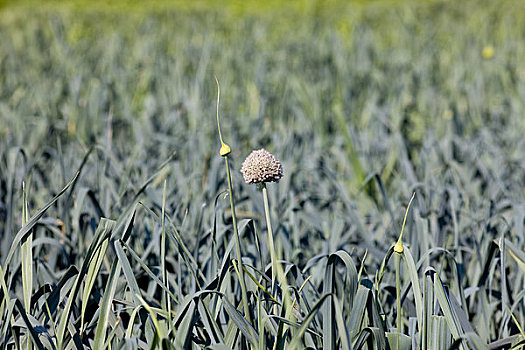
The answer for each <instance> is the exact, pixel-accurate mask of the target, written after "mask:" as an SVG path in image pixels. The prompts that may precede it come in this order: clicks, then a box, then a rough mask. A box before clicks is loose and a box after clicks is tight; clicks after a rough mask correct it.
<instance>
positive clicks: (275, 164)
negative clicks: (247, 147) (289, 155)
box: [241, 148, 283, 184]
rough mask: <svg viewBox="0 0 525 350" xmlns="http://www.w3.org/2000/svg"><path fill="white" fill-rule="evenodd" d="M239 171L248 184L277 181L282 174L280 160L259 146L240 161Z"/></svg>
mask: <svg viewBox="0 0 525 350" xmlns="http://www.w3.org/2000/svg"><path fill="white" fill-rule="evenodd" d="M241 173H242V176H243V178H244V181H245V182H246V183H248V184H258V183H263V182H274V181H275V182H278V181H279V179H280V178H281V177H282V176H283V168H282V166H281V162H279V160H278V159H277V158H275V156H274V155H273V154H271V153H270V152H268V151H267V150H265V149H264V148H261V149H260V150H257V151H252V153H250V155H249V156H248V157H246V159H245V160H244V162H243V163H242V168H241Z"/></svg>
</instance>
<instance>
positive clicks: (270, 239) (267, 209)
mask: <svg viewBox="0 0 525 350" xmlns="http://www.w3.org/2000/svg"><path fill="white" fill-rule="evenodd" d="M262 193H263V200H264V214H265V215H266V227H267V228H268V249H269V250H270V258H271V260H272V290H273V289H274V286H275V274H276V273H277V259H276V256H275V246H274V245H273V231H272V223H271V221H270V205H269V204H268V190H267V189H266V184H264V183H263V186H262Z"/></svg>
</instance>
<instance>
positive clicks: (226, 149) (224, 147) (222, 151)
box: [219, 143, 232, 157]
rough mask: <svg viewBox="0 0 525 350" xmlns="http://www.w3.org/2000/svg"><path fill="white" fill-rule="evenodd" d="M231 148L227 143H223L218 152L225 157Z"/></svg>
mask: <svg viewBox="0 0 525 350" xmlns="http://www.w3.org/2000/svg"><path fill="white" fill-rule="evenodd" d="M231 151H232V149H231V148H230V146H228V145H227V144H225V143H223V144H222V146H221V149H220V150H219V154H220V155H221V156H223V157H226V156H227V155H228V154H230V153H231Z"/></svg>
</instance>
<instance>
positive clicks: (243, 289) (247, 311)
mask: <svg viewBox="0 0 525 350" xmlns="http://www.w3.org/2000/svg"><path fill="white" fill-rule="evenodd" d="M224 161H225V162H226V175H227V177H228V191H229V194H230V207H231V212H232V222H233V233H234V236H235V252H236V254H237V261H238V262H239V279H240V282H241V293H242V303H243V306H244V316H245V317H246V320H247V321H248V323H250V324H252V320H251V316H250V307H249V305H248V294H247V292H246V283H245V281H244V269H243V264H242V255H241V244H240V242H239V231H238V229H237V216H236V215H235V203H234V201H233V190H232V179H231V174H230V165H229V163H228V157H224Z"/></svg>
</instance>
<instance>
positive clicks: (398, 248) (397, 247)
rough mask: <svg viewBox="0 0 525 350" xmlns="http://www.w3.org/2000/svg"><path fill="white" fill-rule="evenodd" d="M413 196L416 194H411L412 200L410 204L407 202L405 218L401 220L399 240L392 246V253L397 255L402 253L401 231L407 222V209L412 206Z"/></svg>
mask: <svg viewBox="0 0 525 350" xmlns="http://www.w3.org/2000/svg"><path fill="white" fill-rule="evenodd" d="M415 196H416V192H414V193H413V194H412V198H410V202H408V206H407V210H405V218H404V219H403V226H401V233H400V234H399V239H398V240H397V242H396V244H395V245H394V252H396V253H399V254H401V253H403V231H404V230H405V224H406V222H407V215H408V209H410V204H412V201H413V200H414V197H415Z"/></svg>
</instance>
